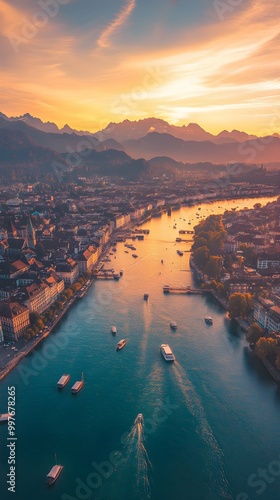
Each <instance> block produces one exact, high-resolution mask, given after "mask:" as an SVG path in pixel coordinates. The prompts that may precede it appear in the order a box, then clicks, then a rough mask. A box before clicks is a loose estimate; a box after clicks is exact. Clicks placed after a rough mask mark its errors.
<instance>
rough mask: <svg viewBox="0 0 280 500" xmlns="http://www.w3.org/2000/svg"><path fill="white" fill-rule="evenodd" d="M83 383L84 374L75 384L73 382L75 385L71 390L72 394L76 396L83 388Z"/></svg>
mask: <svg viewBox="0 0 280 500" xmlns="http://www.w3.org/2000/svg"><path fill="white" fill-rule="evenodd" d="M84 383H85V382H84V374H83V373H82V379H81V380H77V382H75V384H74V385H73V387H72V388H71V392H72V394H77V392H79V391H80V390H81V389H82V387H83V386H84Z"/></svg>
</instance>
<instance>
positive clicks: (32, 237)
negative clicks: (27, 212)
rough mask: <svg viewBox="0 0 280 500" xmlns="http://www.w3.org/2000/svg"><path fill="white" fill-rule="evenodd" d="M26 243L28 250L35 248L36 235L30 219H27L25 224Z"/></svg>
mask: <svg viewBox="0 0 280 500" xmlns="http://www.w3.org/2000/svg"><path fill="white" fill-rule="evenodd" d="M27 243H28V246H29V248H35V246H36V234H35V229H34V227H33V224H32V222H31V219H30V217H28V223H27Z"/></svg>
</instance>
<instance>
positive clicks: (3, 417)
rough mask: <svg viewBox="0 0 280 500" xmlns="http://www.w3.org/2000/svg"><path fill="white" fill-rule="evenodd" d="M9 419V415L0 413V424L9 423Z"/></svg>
mask: <svg viewBox="0 0 280 500" xmlns="http://www.w3.org/2000/svg"><path fill="white" fill-rule="evenodd" d="M9 417H10V414H9V413H0V422H7V420H8V419H9Z"/></svg>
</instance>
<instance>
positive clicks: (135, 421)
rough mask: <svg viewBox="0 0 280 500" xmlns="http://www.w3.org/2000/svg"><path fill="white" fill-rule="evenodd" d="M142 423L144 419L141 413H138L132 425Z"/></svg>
mask: <svg viewBox="0 0 280 500" xmlns="http://www.w3.org/2000/svg"><path fill="white" fill-rule="evenodd" d="M143 422H144V417H143V415H142V413H138V415H137V417H136V419H135V420H134V424H143Z"/></svg>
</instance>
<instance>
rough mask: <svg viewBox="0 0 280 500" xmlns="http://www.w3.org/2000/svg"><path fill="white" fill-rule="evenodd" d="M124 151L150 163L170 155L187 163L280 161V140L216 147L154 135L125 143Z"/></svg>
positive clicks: (257, 140) (209, 144)
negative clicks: (155, 158)
mask: <svg viewBox="0 0 280 500" xmlns="http://www.w3.org/2000/svg"><path fill="white" fill-rule="evenodd" d="M123 145H124V148H125V151H126V152H127V153H128V154H129V155H130V156H132V157H133V158H139V157H144V158H145V159H146V160H149V159H151V158H153V157H155V156H169V157H171V158H173V159H174V160H176V161H181V162H184V163H195V162H210V163H235V162H237V163H240V162H241V163H253V162H254V163H265V162H273V161H277V160H278V159H279V158H280V139H279V138H278V137H272V136H271V137H269V138H260V139H259V138H258V139H254V140H251V141H245V142H243V143H236V142H234V143H226V144H214V143H213V142H210V141H202V142H197V141H183V140H182V139H178V138H176V137H174V136H172V135H170V134H159V133H157V132H151V133H149V134H147V135H146V136H145V137H142V138H141V139H138V140H133V139H131V140H128V141H124V142H123Z"/></svg>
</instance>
